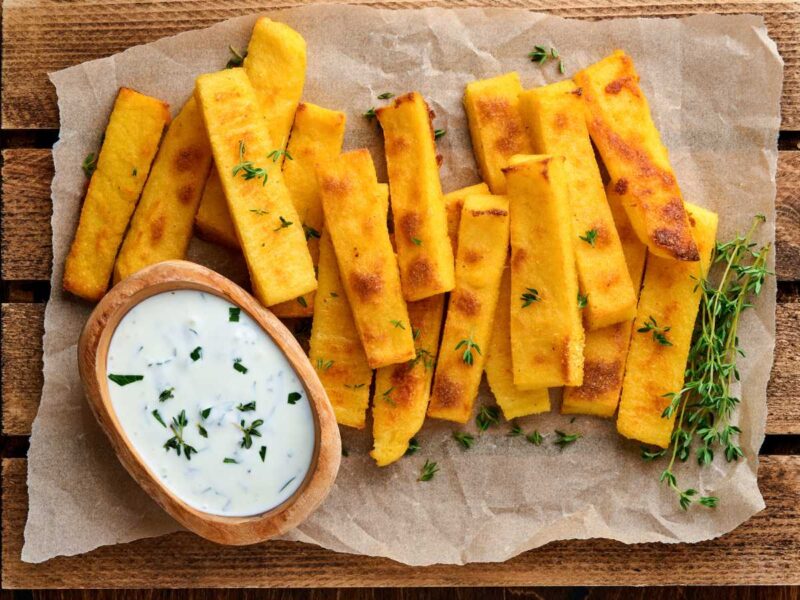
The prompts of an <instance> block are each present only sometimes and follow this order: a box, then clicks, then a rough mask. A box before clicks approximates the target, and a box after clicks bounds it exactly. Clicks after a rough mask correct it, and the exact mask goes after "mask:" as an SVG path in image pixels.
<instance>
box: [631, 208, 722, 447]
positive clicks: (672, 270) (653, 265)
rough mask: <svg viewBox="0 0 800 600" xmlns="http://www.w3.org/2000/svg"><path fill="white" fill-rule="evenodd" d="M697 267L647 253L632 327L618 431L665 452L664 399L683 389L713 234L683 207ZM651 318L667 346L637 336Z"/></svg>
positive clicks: (668, 421) (712, 225) (706, 216)
mask: <svg viewBox="0 0 800 600" xmlns="http://www.w3.org/2000/svg"><path fill="white" fill-rule="evenodd" d="M687 209H688V211H689V213H690V215H691V218H690V222H691V223H692V230H693V232H694V241H695V243H696V244H697V248H698V249H699V252H700V261H699V262H676V261H674V260H671V259H668V258H661V257H658V256H654V255H652V254H650V255H648V258H647V269H646V270H645V274H644V283H643V285H642V291H641V294H640V296H639V306H638V308H637V313H636V320H635V321H634V324H633V331H634V333H633V334H632V336H631V342H630V351H629V352H628V362H627V366H626V368H625V378H624V379H623V382H622V396H621V398H620V402H619V415H618V416H617V431H619V433H621V434H622V435H624V436H625V437H627V438H631V439H635V440H638V441H640V442H643V443H645V444H653V445H655V446H661V447H662V448H666V447H667V446H668V445H669V441H670V438H671V436H672V428H673V426H674V423H675V415H672V417H670V418H663V417H662V413H663V411H664V409H665V408H666V407H667V405H668V404H669V403H670V399H669V398H668V397H666V396H665V394H669V393H672V392H677V391H679V390H680V389H681V388H682V387H683V376H684V370H685V368H686V359H687V358H688V356H689V347H690V345H691V341H692V332H693V331H694V322H695V319H696V318H697V310H698V306H699V303H700V289H699V288H698V286H697V281H698V280H700V279H702V278H703V277H704V276H705V274H706V273H707V272H708V268H709V264H710V262H711V254H712V251H713V248H714V240H715V238H716V233H717V222H718V218H717V215H716V214H715V213H713V212H711V211H708V210H705V209H703V208H700V207H699V206H693V205H691V204H687ZM650 319H655V321H656V323H657V324H658V326H660V327H669V331H668V332H667V333H666V334H665V335H666V336H667V339H668V341H669V342H670V344H671V345H663V344H660V343H659V342H658V341H657V340H655V339H654V337H653V335H652V334H651V333H650V332H643V333H639V332H638V331H637V330H638V329H639V328H641V327H642V326H643V325H645V323H647V322H648V321H649V320H650Z"/></svg>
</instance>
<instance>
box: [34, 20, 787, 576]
mask: <svg viewBox="0 0 800 600" xmlns="http://www.w3.org/2000/svg"><path fill="white" fill-rule="evenodd" d="M272 16H273V17H274V18H276V19H279V20H283V21H286V22H288V23H289V24H290V25H292V26H293V27H295V28H296V29H297V30H298V31H300V33H302V35H303V36H304V37H305V39H306V40H307V42H308V77H307V84H306V91H305V94H304V98H305V99H306V100H308V101H311V102H315V103H318V104H322V105H324V106H329V107H332V108H337V109H341V110H346V111H347V114H348V132H347V141H346V146H347V147H348V148H355V147H360V146H364V145H366V146H367V147H369V148H370V150H371V151H372V154H373V157H374V158H375V159H376V162H377V163H378V165H379V171H380V172H381V173H382V177H383V173H385V169H384V168H383V157H382V148H381V146H380V140H381V136H380V132H379V131H378V129H377V125H376V124H375V123H374V122H370V121H368V120H366V119H364V118H363V117H361V113H362V112H363V111H365V110H366V109H367V108H369V107H370V106H372V105H375V104H378V103H379V101H377V100H376V95H377V94H380V93H382V92H386V91H391V92H395V93H400V92H404V91H408V90H412V89H416V90H419V91H420V92H422V94H424V96H425V97H426V98H427V99H428V101H429V102H430V104H431V106H432V108H433V109H434V110H435V112H436V115H437V117H436V121H435V124H436V127H439V128H445V129H447V135H446V136H445V137H444V138H442V139H441V140H440V141H439V148H440V151H441V153H442V155H443V156H444V165H443V168H442V180H443V184H444V188H445V190H452V189H455V188H457V187H460V186H462V185H465V184H468V183H472V182H475V181H476V180H477V170H476V167H475V163H474V161H473V158H472V152H471V148H470V142H469V136H468V130H467V125H466V119H465V116H464V112H463V109H462V107H461V96H462V93H463V90H464V85H465V84H466V83H467V82H468V81H470V80H472V79H475V78H482V77H488V76H493V75H497V74H500V73H503V72H506V71H509V70H517V71H519V72H520V74H521V76H522V80H523V83H524V85H525V86H526V87H531V86H536V85H541V84H544V83H546V82H552V81H554V80H557V79H559V78H560V77H561V76H560V75H559V73H558V70H557V66H556V64H554V62H551V63H548V64H546V65H544V66H543V67H539V66H537V65H535V64H532V63H531V62H530V61H529V60H528V59H527V58H526V54H527V52H529V51H530V50H531V48H532V46H533V45H534V44H543V45H545V46H547V47H549V46H554V47H556V48H558V49H559V51H560V52H561V56H562V57H563V59H564V63H565V67H566V70H567V75H570V74H572V73H574V72H575V71H576V70H577V69H579V68H582V67H584V66H586V65H588V64H590V63H592V62H594V61H596V60H598V59H600V58H602V57H603V56H605V55H607V54H608V53H610V52H611V51H612V50H613V49H615V48H617V47H622V48H625V49H626V50H627V51H628V52H629V53H630V54H631V55H632V56H633V57H634V59H635V61H636V65H637V67H638V69H639V72H640V73H641V75H642V78H643V80H642V85H643V88H644V90H645V92H646V94H647V96H648V98H649V100H650V102H651V106H652V110H653V113H654V115H655V119H656V121H657V124H658V126H659V128H660V130H661V132H662V135H663V137H664V140H665V142H666V144H667V146H668V147H669V149H670V152H671V155H672V160H673V164H674V167H675V170H676V171H677V175H678V180H679V182H680V184H681V185H682V188H683V190H684V192H685V197H686V198H687V200H690V201H692V202H695V203H699V204H701V205H704V206H708V207H711V208H712V209H714V210H716V211H718V212H719V213H720V217H721V220H720V232H719V236H720V238H721V239H722V238H729V237H730V236H732V235H733V234H734V233H735V232H738V231H742V230H744V229H745V228H746V227H747V226H748V224H749V223H750V221H751V218H752V216H753V215H754V213H757V212H761V213H764V214H765V215H766V216H767V225H766V226H765V227H764V228H763V229H762V231H761V240H762V241H768V240H769V241H771V240H773V239H774V216H775V208H774V198H775V169H776V159H777V151H776V141H777V131H778V127H779V111H780V109H779V96H780V89H781V81H782V61H781V59H780V57H779V56H778V53H777V50H776V47H775V44H774V43H773V42H772V41H771V40H770V39H769V38H768V37H767V33H766V30H765V28H764V25H763V22H762V20H761V19H760V18H757V17H753V16H729V17H721V16H710V15H709V16H695V17H690V18H686V19H681V20H675V19H664V20H660V19H633V20H615V21H601V22H582V21H568V20H563V19H560V18H556V17H551V16H544V15H540V14H534V13H530V12H527V11H524V10H503V9H494V10H482V9H466V10H442V9H426V10H420V11H407V10H398V11H391V10H376V9H370V8H363V7H362V8H358V7H350V6H332V5H328V6H315V7H303V8H296V9H289V10H285V11H280V12H274V13H272ZM255 18H256V16H255V15H252V16H246V17H241V18H238V19H233V20H231V21H227V22H225V23H220V24H218V25H215V26H214V27H211V28H209V29H206V30H203V31H194V32H189V33H184V34H181V35H178V36H176V37H172V38H167V39H163V40H160V41H157V42H154V43H152V44H148V45H145V46H139V47H136V48H131V49H129V50H127V51H125V52H123V53H121V54H117V55H115V56H112V57H110V58H105V59H101V60H95V61H92V62H88V63H84V64H82V65H78V66H76V67H72V68H70V69H66V70H63V71H59V72H57V73H54V74H52V75H51V78H52V81H53V83H54V84H55V85H56V88H57V90H58V99H59V108H60V111H61V137H60V140H59V142H58V143H57V144H56V147H55V151H54V160H55V167H56V175H55V179H54V180H53V204H54V210H53V219H52V223H53V255H54V258H53V260H54V263H53V279H52V294H51V297H50V302H49V303H48V305H47V311H46V315H45V337H44V377H45V383H44V390H43V394H42V403H41V407H40V409H39V414H38V416H37V418H36V421H35V423H34V426H33V435H32V437H31V447H30V453H29V461H28V486H29V492H30V511H29V515H28V523H27V526H26V530H25V546H24V549H23V553H22V556H23V560H26V561H32V562H39V561H44V560H46V559H48V558H50V557H53V556H56V555H62V554H66V555H70V554H77V553H81V552H86V551H88V550H91V549H92V548H95V547H97V546H101V545H104V544H113V543H119V542H125V541H129V540H134V539H137V538H142V537H147V536H157V535H161V534H164V533H167V532H170V531H174V530H176V529H178V526H177V524H176V523H174V522H173V521H172V520H171V519H170V518H169V517H168V516H167V515H166V514H164V513H163V512H162V511H161V509H159V508H158V507H157V506H156V505H155V504H154V503H153V502H152V501H151V500H150V499H149V498H148V497H147V496H146V495H145V494H144V493H143V492H142V491H141V490H140V489H139V488H138V486H137V485H136V484H135V483H134V482H133V481H132V480H131V479H130V478H129V477H128V475H127V474H126V473H125V471H124V470H123V469H122V467H121V466H120V465H119V464H118V462H117V460H116V458H115V457H114V455H113V453H112V451H111V449H110V447H109V445H108V444H107V442H106V439H105V438H104V436H103V435H102V434H101V432H100V431H99V429H98V427H97V426H96V424H95V421H94V419H93V418H92V416H91V414H90V412H89V409H88V408H87V404H86V402H85V401H84V398H83V393H82V391H81V386H80V382H79V379H78V371H77V367H76V347H75V345H76V341H77V339H78V333H79V331H80V328H81V326H82V324H83V322H84V320H85V319H86V317H87V316H88V314H89V312H90V310H91V307H90V306H89V305H87V304H84V303H81V302H79V301H77V300H75V299H74V298H72V297H69V296H67V295H65V294H63V293H62V292H61V278H62V271H63V262H64V257H65V255H66V253H67V250H68V246H69V244H70V241H71V239H72V236H73V232H74V229H75V224H76V220H77V217H78V214H79V209H80V204H81V198H82V194H83V191H84V186H85V181H84V176H83V173H82V172H81V167H80V165H81V161H82V160H83V157H84V156H85V155H86V154H87V153H89V152H94V151H96V150H97V148H98V145H99V143H100V139H101V136H102V133H103V129H104V127H105V124H106V120H107V118H108V114H109V112H110V109H111V106H112V103H113V101H114V98H115V96H116V93H117V90H118V88H119V86H123V85H124V86H130V87H133V88H135V89H137V90H139V91H141V92H144V93H147V94H152V95H155V96H157V97H159V98H163V99H165V100H167V101H169V103H170V104H171V106H172V109H173V112H174V111H177V110H178V109H179V108H180V106H181V104H182V103H183V101H184V100H185V99H186V98H187V97H188V95H189V94H190V93H191V92H192V88H193V80H194V78H195V77H196V76H197V75H199V74H201V73H205V72H210V71H214V70H217V69H219V68H221V67H222V66H224V64H225V62H226V61H227V58H228V50H227V47H228V45H229V44H233V45H234V46H236V47H239V48H244V47H245V46H246V45H247V41H248V39H249V35H250V30H251V27H252V25H253V22H254V20H255ZM384 180H385V178H384ZM190 257H191V258H192V259H194V260H198V261H200V262H203V263H205V264H207V265H210V266H212V267H213V268H216V269H218V270H219V271H221V272H222V273H224V274H227V275H231V276H233V277H234V278H235V279H237V280H239V281H242V280H243V276H244V272H243V270H242V265H241V263H240V261H239V260H238V259H237V258H236V257H235V256H233V255H231V254H229V253H226V252H225V251H224V250H220V249H219V248H215V247H211V246H208V245H205V244H203V243H201V242H198V241H195V242H193V244H192V248H191V253H190ZM774 315H775V285H774V282H773V280H772V279H770V280H769V281H768V283H767V286H766V289H765V291H764V293H763V296H762V298H761V299H760V301H759V303H758V307H757V308H756V309H755V310H752V311H750V312H748V313H747V316H746V318H745V319H744V322H743V324H742V335H741V339H742V340H743V342H744V346H745V349H746V351H747V358H746V359H744V360H742V361H740V364H741V371H742V376H743V384H742V389H741V394H742V397H743V400H744V401H743V403H742V406H741V410H740V411H739V414H738V417H737V418H738V421H739V423H740V425H741V427H742V429H743V434H742V436H741V443H742V447H743V449H744V452H745V458H744V459H743V460H740V461H739V462H737V463H732V464H728V463H726V462H725V461H724V460H719V458H720V457H718V460H717V461H716V462H715V463H714V464H713V465H712V466H711V467H709V468H706V469H704V470H702V472H698V469H697V468H696V467H695V466H694V465H693V464H692V463H687V464H685V465H681V466H680V468H679V469H678V471H677V472H678V476H679V479H680V482H681V483H682V485H689V484H691V485H693V486H694V487H697V488H699V490H700V491H701V493H708V494H714V495H717V496H719V497H721V504H720V506H719V508H717V509H716V510H708V509H704V508H702V507H695V508H693V509H692V510H690V511H688V512H684V511H682V510H680V509H679V508H678V506H677V502H676V499H675V496H674V494H672V493H671V492H669V491H668V490H667V489H666V488H665V487H664V486H661V485H659V483H658V473H659V472H660V471H661V469H663V465H660V464H656V465H653V464H649V463H643V462H642V460H641V459H640V458H639V449H638V445H637V444H635V443H632V442H628V441H625V440H623V439H622V438H621V437H620V436H618V435H617V433H616V432H615V429H614V425H613V422H610V421H603V420H599V419H593V418H589V417H578V418H577V419H575V421H574V422H571V421H570V419H569V418H568V417H561V416H559V415H558V414H557V411H556V410H554V412H553V414H551V415H546V416H536V417H530V418H527V419H523V420H521V424H522V425H523V426H524V427H525V429H526V430H531V429H533V428H534V427H535V428H537V429H538V430H539V431H540V432H542V433H544V434H548V437H546V438H545V443H544V444H543V445H542V446H541V447H538V448H537V447H534V446H532V445H531V444H528V443H527V442H525V440H523V439H521V438H509V437H506V433H507V431H508V426H507V425H505V424H504V425H502V426H499V427H495V428H493V429H491V430H490V431H489V432H487V433H484V434H482V435H480V437H479V441H478V442H477V444H476V446H475V447H474V448H473V449H472V450H470V451H463V450H462V449H461V448H460V447H459V446H458V444H456V443H455V442H454V441H453V440H452V438H451V433H450V432H451V431H452V429H453V427H452V426H450V425H446V424H441V423H430V422H429V423H426V425H425V427H424V430H423V431H422V432H421V433H420V435H419V436H418V438H419V441H420V443H421V446H422V450H421V451H420V452H419V453H418V454H417V455H415V456H413V457H410V458H405V459H403V460H401V461H400V462H399V463H398V464H395V465H393V466H391V467H389V468H385V469H378V468H377V467H375V466H374V464H373V462H372V460H371V459H370V458H369V456H368V455H367V451H368V449H369V446H370V443H371V435H370V432H369V429H367V430H365V431H362V432H354V431H344V432H343V437H344V444H345V446H346V447H348V448H349V450H350V455H349V457H347V458H344V459H343V461H342V468H341V471H340V473H339V477H338V480H337V482H336V486H335V488H334V490H333V492H332V494H331V495H330V497H329V499H328V500H327V501H326V502H325V504H324V505H323V507H322V508H321V509H320V510H319V511H317V512H316V513H315V514H314V516H313V517H312V518H311V519H310V520H309V521H308V522H307V523H305V524H304V525H303V526H302V527H300V528H299V529H297V530H296V531H293V532H292V533H291V534H290V535H289V536H287V537H289V538H291V539H296V540H302V541H305V542H311V543H315V544H319V545H321V546H325V547H327V548H331V549H334V550H338V551H343V552H353V553H363V554H371V555H380V556H387V557H391V558H393V559H395V560H398V561H402V562H405V563H408V564H414V565H423V564H430V563H465V562H471V561H501V560H505V559H507V558H509V557H512V556H514V555H516V554H518V553H520V552H522V551H524V550H527V549H529V548H534V547H537V546H541V545H543V544H546V543H548V542H550V541H552V540H557V539H567V538H589V537H606V538H613V539H617V540H621V541H623V542H649V541H662V542H678V541H682V542H693V541H698V540H704V539H708V538H712V537H715V536H719V535H721V534H723V533H725V532H727V531H730V530H731V529H733V528H735V527H736V526H737V525H739V524H740V523H742V522H743V521H745V520H746V519H747V518H748V517H750V516H751V515H753V514H754V513H756V512H758V511H759V510H761V509H762V508H763V507H764V502H763V500H762V498H761V495H760V493H759V490H758V486H757V482H756V469H757V463H758V448H759V446H760V445H761V443H762V441H763V437H764V422H765V414H766V384H767V379H768V377H769V370H770V365H771V363H772V350H773V340H774V328H775V325H774ZM485 402H491V399H490V396H489V395H488V394H487V393H486V392H485V391H483V392H482V393H481V398H480V399H479V401H478V402H477V405H478V406H480V405H481V404H483V403H485ZM368 427H369V425H368ZM556 428H558V429H562V430H565V431H568V432H581V433H582V434H583V438H582V439H580V440H579V441H578V442H577V443H575V444H573V445H571V446H570V447H568V448H566V449H565V450H563V451H559V449H558V448H557V447H556V446H555V445H554V444H553V443H552V442H553V439H554V435H553V433H552V432H553V430H554V429H556ZM468 429H470V430H472V429H474V426H473V425H472V424H470V425H469V426H468ZM425 459H431V460H434V461H437V462H438V463H439V466H440V467H441V470H440V472H439V473H438V474H437V475H436V477H435V478H434V479H433V480H432V481H430V482H427V483H419V482H417V481H416V479H417V477H418V475H419V471H420V467H421V465H422V464H423V463H424V461H425Z"/></svg>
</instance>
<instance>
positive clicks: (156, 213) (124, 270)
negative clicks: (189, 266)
mask: <svg viewBox="0 0 800 600" xmlns="http://www.w3.org/2000/svg"><path fill="white" fill-rule="evenodd" d="M211 161H212V158H211V147H210V146H209V145H208V136H207V135H206V132H205V128H204V127H203V118H202V116H201V115H200V110H199V109H198V108H197V102H196V101H195V99H194V97H191V98H189V100H187V102H186V104H185V105H184V106H183V108H182V109H181V111H180V112H179V113H178V116H177V117H175V120H174V121H172V124H171V125H170V126H169V128H168V129H167V133H166V134H165V135H164V141H163V142H162V144H161V148H160V149H159V151H158V154H157V155H156V158H155V161H154V162H153V167H152V168H151V169H150V176H149V177H148V178H147V183H146V184H145V186H144V190H143V191H142V199H141V200H140V201H139V204H138V205H137V207H136V212H135V213H133V219H132V220H131V226H130V228H129V229H128V233H127V234H126V235H125V240H124V241H123V242H122V248H121V249H120V251H119V256H117V262H116V264H115V265H114V282H115V283H116V282H118V281H120V280H122V279H125V278H126V277H128V276H129V275H132V274H133V273H135V272H136V271H139V270H140V269H143V268H144V267H146V266H148V265H152V264H155V263H157V262H161V261H164V260H172V259H180V258H183V257H184V256H185V255H186V248H187V247H188V246H189V240H190V239H191V237H192V221H193V220H194V215H195V212H196V211H197V205H198V203H199V202H200V195H201V193H202V191H203V186H202V184H201V183H200V182H202V181H204V180H205V178H206V176H207V175H208V170H209V168H210V167H211Z"/></svg>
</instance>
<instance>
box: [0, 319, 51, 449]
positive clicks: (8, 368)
mask: <svg viewBox="0 0 800 600" xmlns="http://www.w3.org/2000/svg"><path fill="white" fill-rule="evenodd" d="M0 315H2V320H1V321H0V328H2V331H3V338H2V340H0V344H1V345H0V356H2V378H3V382H2V385H1V386H0V389H2V394H3V396H2V398H3V433H4V434H5V435H28V434H30V432H31V425H32V424H33V418H34V417H35V416H36V411H37V410H38V409H39V398H40V397H41V395H42V384H43V382H44V378H43V376H42V336H43V335H44V304H3V305H2V309H0Z"/></svg>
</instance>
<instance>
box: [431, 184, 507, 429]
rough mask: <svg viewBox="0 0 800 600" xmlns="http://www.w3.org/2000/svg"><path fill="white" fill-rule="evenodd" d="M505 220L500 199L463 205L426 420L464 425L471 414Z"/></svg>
mask: <svg viewBox="0 0 800 600" xmlns="http://www.w3.org/2000/svg"><path fill="white" fill-rule="evenodd" d="M508 222H509V218H508V201H507V200H506V199H505V197H503V196H488V195H483V196H478V195H474V196H469V197H467V199H466V200H465V201H464V208H463V210H462V214H461V222H460V225H459V233H458V252H457V253H456V287H455V289H454V290H453V292H452V293H451V294H450V301H449V304H448V310H447V319H446V321H445V326H444V333H443V334H442V342H441V345H440V348H439V355H438V363H437V366H436V375H435V379H434V383H433V392H432V393H431V401H430V405H429V406H428V416H430V417H434V418H437V419H446V420H449V421H455V422H457V423H465V422H466V421H467V419H469V416H470V413H471V412H472V405H473V403H474V401H475V396H476V395H477V393H478V385H479V384H480V380H481V375H482V373H483V366H484V360H485V356H486V351H487V350H488V347H489V340H490V338H491V332H492V326H493V325H492V324H493V322H494V315H495V308H496V307H497V296H498V293H499V290H500V279H501V277H502V274H503V266H504V264H505V262H506V257H507V255H508V226H509V225H508ZM466 351H469V352H468V358H467V360H466V361H465V359H464V356H465V352H466Z"/></svg>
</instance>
